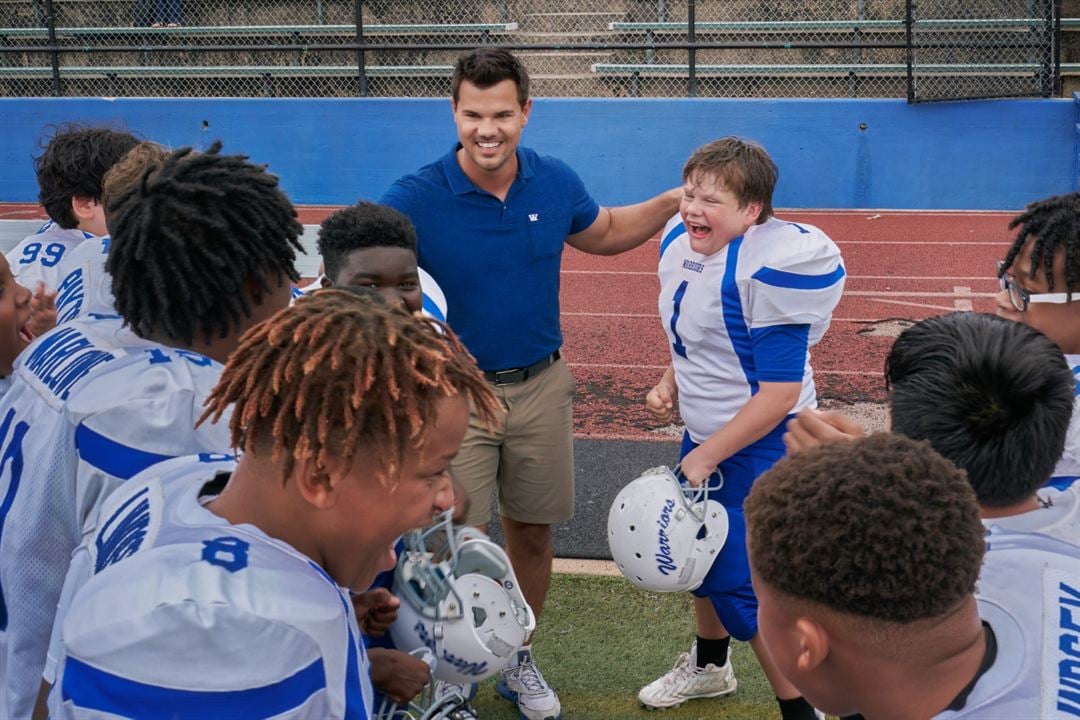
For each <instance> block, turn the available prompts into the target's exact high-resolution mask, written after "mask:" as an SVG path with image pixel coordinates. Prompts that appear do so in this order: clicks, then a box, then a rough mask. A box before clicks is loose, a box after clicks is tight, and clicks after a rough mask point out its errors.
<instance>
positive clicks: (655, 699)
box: [638, 641, 739, 709]
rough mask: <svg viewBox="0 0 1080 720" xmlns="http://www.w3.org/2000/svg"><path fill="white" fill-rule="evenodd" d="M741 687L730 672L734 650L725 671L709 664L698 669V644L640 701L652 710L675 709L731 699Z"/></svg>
mask: <svg viewBox="0 0 1080 720" xmlns="http://www.w3.org/2000/svg"><path fill="white" fill-rule="evenodd" d="M738 686H739V683H738V681H736V680H735V672H734V671H733V670H732V669H731V650H730V649H729V650H728V656H727V660H726V661H725V662H724V664H723V666H722V667H716V665H713V664H712V663H709V664H708V665H706V666H705V667H703V668H699V667H698V666H697V642H696V641H695V642H694V644H693V645H691V646H690V652H688V653H683V654H682V655H680V656H679V659H678V660H677V661H676V662H675V667H673V668H671V671H670V672H669V673H667V674H666V675H664V676H662V677H660V678H659V679H657V680H654V681H652V682H651V683H649V684H648V685H646V686H645V687H643V688H641V692H639V693H638V700H639V701H640V702H641V704H642V705H644V706H645V707H646V708H650V709H659V708H673V707H678V706H679V705H682V704H683V703H684V702H686V701H687V700H693V699H694V698H710V697H721V696H722V695H730V694H731V693H733V692H735V688H737V687H738Z"/></svg>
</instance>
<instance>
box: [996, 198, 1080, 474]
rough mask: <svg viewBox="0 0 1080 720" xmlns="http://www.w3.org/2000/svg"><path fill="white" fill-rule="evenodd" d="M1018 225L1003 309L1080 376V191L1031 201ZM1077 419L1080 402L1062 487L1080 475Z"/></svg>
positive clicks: (1003, 270) (1006, 266) (1004, 274)
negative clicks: (1040, 335)
mask: <svg viewBox="0 0 1080 720" xmlns="http://www.w3.org/2000/svg"><path fill="white" fill-rule="evenodd" d="M1016 227H1019V228H1020V232H1019V233H1018V234H1017V236H1016V240H1015V241H1013V245H1012V247H1011V248H1009V252H1008V253H1006V255H1005V259H1004V260H1003V261H1002V262H1000V263H999V264H998V277H999V278H1000V280H1001V292H1000V293H998V297H997V314H998V315H999V316H1001V317H1004V318H1008V319H1010V320H1016V321H1018V322H1022V323H1024V324H1025V325H1030V326H1031V327H1033V328H1035V329H1036V330H1039V331H1041V332H1042V333H1043V334H1044V335H1046V336H1047V337H1048V338H1050V339H1051V340H1053V341H1054V342H1055V343H1057V345H1058V347H1060V348H1061V351H1062V352H1064V353H1065V359H1066V361H1067V362H1068V363H1069V367H1070V368H1072V371H1073V375H1074V376H1076V377H1077V379H1078V381H1080V193H1069V194H1068V195H1056V196H1054V197H1049V198H1046V199H1044V200H1039V201H1038V202H1034V203H1032V204H1030V205H1028V207H1027V209H1026V210H1025V211H1024V212H1023V213H1021V214H1020V215H1017V216H1016V217H1015V218H1013V221H1012V222H1011V223H1009V228H1010V229H1012V228H1016ZM1078 392H1080V382H1078ZM1078 398H1080V395H1078ZM1077 418H1080V405H1077V406H1076V409H1074V411H1073V422H1072V425H1070V426H1069V435H1068V439H1067V440H1066V445H1065V454H1064V456H1062V458H1061V461H1060V462H1059V463H1058V466H1057V468H1056V469H1055V470H1054V478H1053V480H1051V484H1052V485H1055V486H1057V487H1062V488H1064V487H1066V486H1067V485H1070V484H1071V483H1072V482H1073V481H1074V480H1076V478H1077V476H1080V420H1078V419H1077Z"/></svg>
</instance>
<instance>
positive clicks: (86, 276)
mask: <svg viewBox="0 0 1080 720" xmlns="http://www.w3.org/2000/svg"><path fill="white" fill-rule="evenodd" d="M108 257H109V238H108V237H101V238H98V237H95V238H91V239H89V240H86V241H85V242H81V243H79V244H78V245H77V246H76V247H75V248H74V249H73V250H71V251H70V252H68V253H67V254H66V255H65V256H64V260H63V261H62V262H61V263H60V265H59V266H57V270H58V271H59V277H60V281H59V284H58V285H57V287H56V290H57V295H56V322H57V324H58V325H62V324H63V323H66V322H70V321H72V320H74V319H75V318H77V317H87V316H93V317H95V318H98V319H101V318H102V317H106V318H112V319H115V318H116V317H118V316H117V314H116V301H115V299H114V298H113V294H112V276H111V275H109V273H108V272H106V270H105V261H106V260H107V259H108Z"/></svg>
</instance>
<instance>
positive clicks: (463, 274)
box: [381, 47, 681, 720]
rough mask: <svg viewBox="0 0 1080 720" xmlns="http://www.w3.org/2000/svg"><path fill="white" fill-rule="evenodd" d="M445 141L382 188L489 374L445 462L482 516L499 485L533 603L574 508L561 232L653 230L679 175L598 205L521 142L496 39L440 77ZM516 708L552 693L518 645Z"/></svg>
mask: <svg viewBox="0 0 1080 720" xmlns="http://www.w3.org/2000/svg"><path fill="white" fill-rule="evenodd" d="M452 89H453V92H452V95H453V97H452V107H453V110H454V121H455V123H456V124H457V130H458V143H457V145H456V146H455V147H454V148H453V149H452V150H451V151H450V152H449V153H447V154H446V155H445V156H443V157H442V158H440V159H438V160H436V161H435V162H433V163H431V164H430V165H427V166H425V167H423V168H421V169H420V170H419V171H417V172H416V173H413V174H410V175H407V176H405V177H403V178H401V179H400V180H398V181H397V182H396V183H394V185H393V186H392V187H391V188H390V190H388V191H387V193H386V194H385V195H384V196H383V197H382V200H381V202H382V203H384V204H386V205H390V206H391V207H394V208H397V209H398V210H400V211H402V212H404V213H405V214H406V215H408V216H409V218H410V219H411V220H412V221H413V224H414V225H415V226H416V232H417V235H418V237H419V245H418V250H419V257H420V266H421V267H423V268H424V269H425V270H427V271H428V272H429V273H431V275H432V276H433V277H434V278H435V280H436V282H438V283H439V286H440V287H442V289H443V291H444V293H445V294H446V300H447V305H448V306H449V307H451V308H453V325H454V330H455V331H456V332H457V333H458V334H459V335H460V337H461V339H462V340H463V341H464V342H465V345H466V346H467V347H468V348H469V350H470V351H471V352H472V353H473V355H475V356H476V361H477V363H478V364H479V365H480V368H481V369H482V370H483V371H484V374H485V376H486V377H487V379H488V381H489V382H490V383H492V384H493V385H494V386H495V391H496V394H497V395H498V396H499V397H500V399H501V400H502V403H503V406H504V408H505V410H506V414H505V416H504V417H503V419H502V422H501V423H500V426H499V427H497V428H485V427H482V426H480V425H479V424H478V423H476V422H473V423H471V424H470V428H469V432H468V434H467V435H466V438H465V442H464V443H463V445H462V447H461V452H460V454H459V455H458V458H457V460H455V462H454V464H453V467H452V470H453V473H454V476H455V477H456V478H457V480H458V481H459V482H460V483H461V484H462V485H463V486H464V487H465V489H466V490H467V491H468V493H469V496H470V499H471V511H470V513H469V524H471V525H477V526H480V527H481V528H486V527H487V524H488V523H489V522H490V520H491V491H492V490H493V489H494V488H496V487H497V488H498V493H499V494H498V497H499V515H500V517H501V521H502V527H503V533H504V535H505V536H506V550H507V553H508V554H509V556H510V560H511V562H512V563H513V565H514V571H515V573H516V574H517V576H518V580H519V582H520V583H521V587H522V590H523V592H524V594H525V598H526V599H527V600H528V601H529V604H530V605H531V606H532V608H533V610H534V612H535V613H536V615H537V617H538V618H539V616H540V611H541V609H542V608H543V605H544V598H545V597H546V595H547V590H548V585H549V583H550V580H551V559H552V548H551V525H552V524H553V523H557V522H565V521H567V520H569V519H570V518H571V517H572V516H573V513H574V465H573V420H572V414H571V402H572V400H573V395H574V380H573V378H572V377H571V376H570V372H569V370H568V369H567V368H566V365H565V363H564V362H563V360H562V359H561V357H560V354H559V349H560V347H561V346H562V332H561V330H560V327H559V265H560V259H561V255H562V249H563V245H564V243H569V244H570V245H572V246H573V247H575V248H577V249H578V250H582V251H584V252H588V253H595V254H598V255H614V254H617V253H620V252H623V251H625V250H630V249H631V248H634V247H637V246H638V245H640V244H641V243H643V242H645V241H646V240H648V239H649V238H651V237H653V236H654V235H656V234H657V233H658V232H659V231H660V230H661V229H662V228H663V227H664V223H665V222H666V221H667V220H668V218H670V217H671V216H672V215H674V214H675V213H676V211H677V210H678V206H679V198H680V196H681V189H674V190H670V191H668V192H665V193H664V194H662V195H659V196H657V197H655V198H652V199H650V200H647V201H645V202H642V203H639V204H637V205H630V206H626V207H618V208H605V207H600V206H599V205H598V204H597V202H596V201H595V200H593V199H592V197H591V196H590V195H589V193H588V192H587V191H586V190H585V186H584V185H583V184H582V182H581V179H580V178H579V177H578V176H577V174H576V173H575V172H574V171H573V170H572V169H571V168H570V167H569V166H568V165H567V164H566V163H564V162H562V161H561V160H557V159H555V158H552V157H547V156H543V155H538V154H537V153H536V152H534V151H533V150H530V149H528V148H524V147H520V146H519V145H518V140H519V139H520V137H521V131H522V128H524V127H525V125H526V123H528V121H529V112H530V111H531V110H532V100H530V99H529V76H528V74H527V73H526V71H525V68H524V66H523V65H522V64H521V62H520V61H519V60H518V59H517V58H516V57H514V56H513V55H512V54H510V53H509V52H507V51H506V50H503V49H501V48H494V47H484V48H480V49H477V50H474V51H473V52H471V53H468V54H467V55H465V56H463V57H461V58H459V59H458V62H457V65H456V66H455V68H454V74H453V79H452ZM499 691H500V693H502V694H503V696H505V697H507V698H508V699H510V700H511V701H514V702H516V703H517V705H518V709H519V711H520V712H521V716H522V717H524V718H526V719H527V720H553V719H555V718H558V717H559V716H560V706H559V699H558V697H557V696H556V695H555V693H554V691H552V689H551V688H550V687H549V686H548V684H547V683H546V682H545V681H544V678H543V676H542V675H541V674H540V672H539V670H538V669H537V668H536V665H535V663H534V662H533V659H532V652H531V648H530V647H529V646H526V647H525V648H523V649H522V651H521V652H520V653H519V654H518V658H517V661H516V662H511V665H509V666H508V667H507V668H506V669H505V670H504V671H503V675H502V678H501V679H500V683H499Z"/></svg>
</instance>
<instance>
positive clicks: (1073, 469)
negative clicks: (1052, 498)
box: [1054, 355, 1080, 477]
mask: <svg viewBox="0 0 1080 720" xmlns="http://www.w3.org/2000/svg"><path fill="white" fill-rule="evenodd" d="M1065 361H1066V362H1068V363H1069V367H1070V368H1072V371H1073V376H1074V377H1075V378H1076V399H1075V401H1074V404H1073V416H1072V422H1070V423H1069V434H1068V435H1067V436H1066V440H1065V454H1064V455H1062V456H1061V460H1060V461H1058V464H1057V467H1056V468H1054V477H1078V476H1080V355H1066V356H1065Z"/></svg>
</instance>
